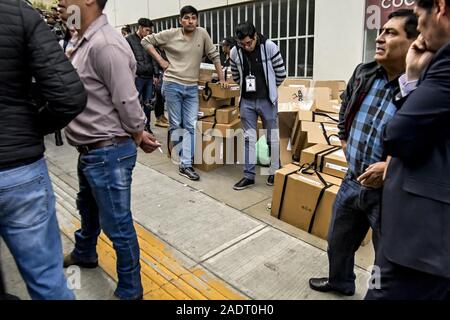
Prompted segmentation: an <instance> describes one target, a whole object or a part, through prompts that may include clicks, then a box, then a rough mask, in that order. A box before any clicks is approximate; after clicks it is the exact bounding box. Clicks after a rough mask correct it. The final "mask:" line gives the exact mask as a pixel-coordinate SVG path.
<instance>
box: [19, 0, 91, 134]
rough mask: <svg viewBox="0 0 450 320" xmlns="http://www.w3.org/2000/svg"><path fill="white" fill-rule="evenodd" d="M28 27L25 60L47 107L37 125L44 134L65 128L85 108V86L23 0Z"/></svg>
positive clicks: (54, 38) (51, 35)
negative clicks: (26, 57)
mask: <svg viewBox="0 0 450 320" xmlns="http://www.w3.org/2000/svg"><path fill="white" fill-rule="evenodd" d="M19 3H20V4H19V5H20V9H21V13H22V19H23V21H24V26H25V41H26V42H27V46H26V50H27V56H28V59H26V60H25V61H26V62H27V63H28V66H29V68H30V70H31V74H32V76H33V77H34V78H35V80H36V85H37V86H38V88H39V91H40V95H41V96H42V97H43V100H44V101H46V102H47V104H46V105H45V106H44V107H43V108H41V109H40V110H39V113H38V125H39V128H40V130H41V132H42V134H43V135H46V134H49V133H53V132H55V131H57V130H60V129H62V128H64V127H65V126H66V125H67V124H69V123H70V121H72V119H74V118H75V117H76V116H77V115H78V114H79V113H81V112H82V111H83V110H84V108H85V107H86V103H87V95H86V92H85V90H84V86H83V84H82V82H81V80H80V78H79V76H78V74H77V72H76V71H75V69H74V68H73V66H72V64H71V63H70V61H69V60H68V59H67V57H66V55H65V54H64V52H63V51H62V50H61V48H60V47H59V45H58V42H57V39H56V37H55V36H54V35H53V34H52V33H51V31H50V30H49V28H48V26H47V25H46V24H45V22H43V21H42V19H41V18H40V16H39V14H38V13H37V12H36V11H35V10H34V9H33V8H32V7H31V6H29V5H27V4H26V3H25V2H24V1H20V2H19Z"/></svg>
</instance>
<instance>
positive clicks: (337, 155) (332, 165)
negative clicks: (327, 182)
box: [320, 149, 348, 179]
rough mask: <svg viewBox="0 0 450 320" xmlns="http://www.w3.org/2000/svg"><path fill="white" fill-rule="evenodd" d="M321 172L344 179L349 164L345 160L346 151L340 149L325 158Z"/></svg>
mask: <svg viewBox="0 0 450 320" xmlns="http://www.w3.org/2000/svg"><path fill="white" fill-rule="evenodd" d="M320 169H321V170H320V171H321V172H323V173H326V174H329V175H332V176H335V177H338V178H341V179H343V178H344V177H345V175H346V174H347V171H348V163H347V159H346V158H345V154H344V150H342V149H339V150H336V151H334V152H333V153H331V154H328V155H326V156H325V157H324V159H323V161H322V163H321V165H320Z"/></svg>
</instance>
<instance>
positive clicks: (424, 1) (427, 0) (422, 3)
mask: <svg viewBox="0 0 450 320" xmlns="http://www.w3.org/2000/svg"><path fill="white" fill-rule="evenodd" d="M445 3H446V4H447V6H448V7H450V0H445ZM416 4H417V6H418V7H420V8H423V9H426V10H427V11H428V12H430V11H431V9H433V7H434V0H417V1H416Z"/></svg>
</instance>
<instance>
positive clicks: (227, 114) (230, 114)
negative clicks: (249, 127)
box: [201, 107, 239, 124]
mask: <svg viewBox="0 0 450 320" xmlns="http://www.w3.org/2000/svg"><path fill="white" fill-rule="evenodd" d="M201 110H203V109H201ZM205 110H206V111H211V110H214V112H212V116H208V117H206V118H203V119H202V121H205V122H212V123H214V122H216V123H218V124H230V123H232V122H233V121H235V120H236V119H238V117H239V110H238V108H237V107H225V108H221V109H205ZM214 113H215V114H216V115H215V116H214ZM204 114H205V113H204Z"/></svg>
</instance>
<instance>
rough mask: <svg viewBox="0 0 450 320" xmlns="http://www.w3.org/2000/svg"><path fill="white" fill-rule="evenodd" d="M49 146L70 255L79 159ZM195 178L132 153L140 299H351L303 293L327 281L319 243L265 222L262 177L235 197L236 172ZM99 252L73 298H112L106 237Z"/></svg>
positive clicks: (361, 280)
mask: <svg viewBox="0 0 450 320" xmlns="http://www.w3.org/2000/svg"><path fill="white" fill-rule="evenodd" d="M164 135H165V132H164V131H157V132H156V136H157V138H158V140H159V141H166V140H165V136H164ZM46 146H47V152H46V155H47V160H48V165H49V170H50V172H51V177H52V181H53V183H54V188H55V193H56V195H57V210H58V219H59V223H60V227H61V231H62V236H63V240H64V243H65V244H64V247H65V249H66V250H67V251H68V250H69V248H70V247H71V243H70V241H73V231H74V230H76V228H77V227H78V224H79V220H78V215H77V212H76V210H75V196H76V192H77V189H78V183H77V179H76V162H77V152H76V151H75V149H74V148H72V147H70V146H68V145H67V144H65V145H64V146H63V147H56V146H55V145H54V142H53V139H52V138H49V139H47V141H46ZM163 150H164V151H165V147H163ZM199 173H200V174H201V181H200V182H191V181H188V180H186V179H184V178H183V177H181V176H179V175H178V170H177V167H176V166H175V165H174V164H172V163H171V161H170V159H168V158H167V156H166V155H161V154H160V153H159V152H158V151H156V152H155V153H153V154H151V155H146V154H143V153H140V154H139V158H138V163H137V166H136V168H135V171H134V176H133V179H134V180H133V188H132V211H133V216H134V219H135V222H136V224H137V230H138V235H139V240H140V245H141V264H142V265H143V267H142V274H143V282H144V290H145V298H146V299H288V300H289V299H295V300H297V299H349V298H347V297H343V296H340V295H335V294H332V293H327V294H323V293H318V292H315V291H313V290H311V289H310V288H309V286H308V279H309V278H310V277H323V276H326V275H327V274H328V260H327V255H326V251H325V250H326V242H325V241H323V240H320V239H317V238H315V237H312V236H311V235H309V234H307V233H305V232H302V231H301V230H298V229H296V228H294V227H292V226H289V225H287V224H285V223H283V222H281V221H279V220H277V219H275V218H273V217H271V216H270V213H269V211H268V210H267V205H268V204H270V202H271V193H272V188H270V187H267V186H266V185H265V184H264V177H260V178H257V185H256V186H255V187H254V188H253V189H250V190H245V191H241V192H236V191H234V190H232V186H233V184H234V183H235V182H236V181H238V180H239V179H240V178H241V174H242V173H241V168H240V167H239V166H227V167H224V168H221V169H218V170H216V171H214V172H211V173H203V172H199ZM98 251H99V255H100V265H101V267H102V269H103V270H104V271H102V270H101V269H96V270H89V271H85V270H83V271H82V277H83V280H87V278H88V277H90V278H89V281H83V280H82V288H81V290H79V291H77V292H76V293H77V297H78V298H79V299H108V297H110V296H111V295H112V292H113V290H114V283H113V281H112V280H111V279H115V256H114V252H113V250H112V247H111V244H110V243H109V241H108V239H107V238H106V237H104V236H102V237H101V239H100V242H99V246H98ZM372 251H373V250H372V249H371V245H370V246H366V247H362V248H361V250H360V252H358V255H357V259H356V260H357V264H358V265H359V266H361V267H362V268H360V267H356V268H355V273H356V275H357V291H356V294H355V296H354V297H351V298H350V299H362V298H363V297H364V295H365V293H366V289H367V281H368V279H369V276H370V274H369V272H368V271H366V270H365V269H366V268H367V267H368V266H369V265H370V264H371V263H372V261H373V252H372ZM3 252H4V250H2V260H4V259H3V257H4V255H5V254H4V253H3ZM363 268H364V269H363ZM5 269H6V270H5V273H7V275H8V277H10V274H13V273H14V272H13V269H14V268H13V267H12V266H11V263H8V264H7V266H6V267H5ZM85 278H86V279H85ZM15 279H17V277H16V278H15ZM19 282H20V281H17V280H16V281H13V283H8V284H9V287H8V288H10V291H11V292H12V293H14V292H17V291H15V290H16V289H17V290H19V291H20V288H19V287H20V285H22V287H23V284H20V283H19ZM83 283H89V286H85V285H83ZM97 283H98V286H97V285H96V284H97ZM11 286H12V287H11ZM21 292H23V288H22V291H21ZM21 296H23V294H22V295H21Z"/></svg>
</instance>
